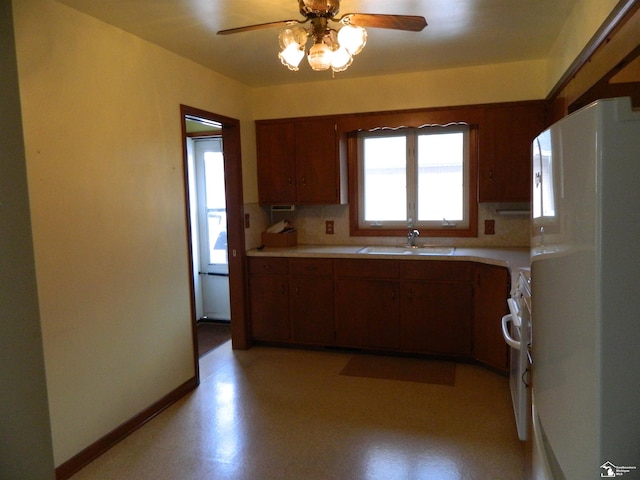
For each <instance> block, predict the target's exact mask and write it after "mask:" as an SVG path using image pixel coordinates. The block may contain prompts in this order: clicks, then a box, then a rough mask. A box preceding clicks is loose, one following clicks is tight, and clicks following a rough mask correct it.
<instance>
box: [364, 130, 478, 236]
mask: <svg viewBox="0 0 640 480" xmlns="http://www.w3.org/2000/svg"><path fill="white" fill-rule="evenodd" d="M472 137H473V138H475V135H472V128H471V127H470V126H469V125H466V124H452V125H447V126H429V127H422V128H400V129H393V130H392V129H384V130H376V131H367V132H359V133H358V135H357V169H356V170H357V178H358V182H357V186H358V188H357V190H358V193H357V199H356V203H357V217H358V218H357V225H356V228H355V229H354V228H353V219H352V234H356V235H397V234H399V233H402V234H406V229H407V227H409V226H412V228H418V229H423V230H424V233H423V232H421V234H422V236H425V235H434V236H462V235H474V234H475V232H476V230H477V226H474V225H473V222H474V221H475V216H476V215H475V207H474V208H472V205H475V204H474V203H472V201H473V200H475V198H474V197H472V195H474V196H475V191H476V189H475V187H472V185H473V182H475V179H474V178H472V171H475V169H472V163H474V162H472V155H471V152H472V150H473V149H472ZM474 160H475V159H474Z"/></svg>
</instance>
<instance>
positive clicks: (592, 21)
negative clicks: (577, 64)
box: [544, 0, 620, 92]
mask: <svg viewBox="0 0 640 480" xmlns="http://www.w3.org/2000/svg"><path fill="white" fill-rule="evenodd" d="M618 3H620V1H619V0H577V2H576V5H575V7H574V8H573V10H572V12H571V15H570V16H569V18H568V19H567V21H566V23H565V25H564V28H563V29H562V31H561V32H560V35H558V38H557V39H556V41H555V42H554V44H553V47H552V48H551V51H550V52H549V57H548V67H547V75H546V78H545V85H544V87H545V90H546V91H547V92H549V91H551V90H552V89H553V87H554V86H555V85H556V83H557V82H558V81H559V80H560V78H561V77H562V75H563V74H564V72H566V71H567V69H568V68H569V67H570V66H571V64H572V63H573V61H574V60H575V59H576V57H577V56H578V55H579V54H580V52H582V50H583V49H584V47H585V46H586V45H587V43H588V42H589V40H591V38H592V37H593V35H594V34H595V33H596V32H597V31H598V28H600V25H602V23H603V22H604V21H605V20H606V18H607V17H608V16H609V14H610V13H611V12H612V11H613V9H614V8H615V6H616V5H617V4H618Z"/></svg>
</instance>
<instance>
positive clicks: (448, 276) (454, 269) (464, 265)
mask: <svg viewBox="0 0 640 480" xmlns="http://www.w3.org/2000/svg"><path fill="white" fill-rule="evenodd" d="M402 278H403V279H406V280H438V281H449V282H469V281H471V280H472V270H471V264H470V263H468V262H455V261H438V260H423V261H408V262H402Z"/></svg>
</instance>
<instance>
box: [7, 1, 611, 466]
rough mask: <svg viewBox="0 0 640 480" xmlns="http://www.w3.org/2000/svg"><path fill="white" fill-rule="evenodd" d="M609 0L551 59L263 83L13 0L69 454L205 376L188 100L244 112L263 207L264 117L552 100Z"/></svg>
mask: <svg viewBox="0 0 640 480" xmlns="http://www.w3.org/2000/svg"><path fill="white" fill-rule="evenodd" d="M601 2H602V0H584V1H582V2H580V4H579V5H580V10H579V11H576V13H575V15H574V17H575V20H573V22H574V23H572V24H571V25H568V26H567V28H566V32H565V33H564V35H565V37H563V39H562V41H560V39H559V41H558V42H557V44H556V48H555V50H554V52H553V59H552V61H550V62H549V64H547V62H546V61H545V60H538V61H530V62H517V63H510V64H501V65H491V66H479V67H471V68H462V69H452V70H442V71H436V72H425V73H418V74H406V75H393V76H388V77H379V78H369V79H362V80H357V81H356V80H341V79H339V78H338V79H336V80H326V81H319V82H316V83H312V84H305V85H289V86H283V87H270V88H261V89H253V90H252V89H249V88H248V87H245V86H243V85H241V84H238V83H236V82H233V81H231V80H229V79H227V78H225V77H223V76H220V75H218V74H216V73H215V72H212V71H210V70H207V69H205V68H203V67H201V66H199V65H197V64H194V63H192V62H190V61H187V60H185V59H183V58H180V57H178V56H176V55H174V54H172V53H169V52H167V51H164V50H162V49H160V48H158V47H155V46H153V45H151V44H149V43H147V42H144V41H142V40H140V39H139V38H137V37H134V36H132V35H129V34H127V33H124V32H122V31H120V30H118V29H115V28H113V27H111V26H108V25H106V24H104V23H101V22H99V21H97V20H95V19H93V18H91V17H88V16H86V15H83V14H80V13H79V12H77V11H75V10H73V9H70V8H68V7H66V6H63V5H62V4H59V3H57V2H55V1H53V0H19V1H18V0H14V2H13V3H14V19H15V29H16V43H17V47H16V50H17V54H18V67H19V83H20V91H21V101H22V114H23V120H24V134H25V148H26V163H27V170H28V172H27V173H28V183H29V192H30V202H31V216H32V224H33V236H34V248H35V260H36V269H37V286H38V290H39V296H40V299H39V306H40V312H41V324H42V333H43V341H44V356H45V369H46V377H47V387H48V391H49V407H50V412H51V427H52V431H53V443H54V455H55V462H56V464H57V465H59V464H60V463H62V462H64V461H66V460H67V459H69V458H70V457H71V456H73V455H75V454H77V453H78V452H79V451H80V450H82V449H83V448H85V447H87V446H88V445H90V444H92V443H93V442H95V441H96V440H98V439H99V438H100V437H101V436H102V435H104V434H106V433H108V432H110V431H111V430H113V429H114V428H116V427H117V426H118V425H119V424H121V423H122V422H124V421H126V420H127V419H128V418H130V417H131V416H133V415H135V414H137V413H139V412H140V411H141V410H143V409H144V408H146V407H148V406H149V405H150V404H152V403H153V402H155V401H156V400H158V399H159V398H160V397H162V396H163V395H165V394H166V393H168V392H169V391H171V390H172V389H174V388H176V387H177V386H178V385H180V384H181V383H182V382H184V381H185V380H187V379H188V378H190V377H191V376H192V375H193V374H194V371H193V361H192V344H191V336H190V335H191V331H190V311H189V291H188V282H189V278H188V261H187V248H188V247H187V242H186V233H185V214H184V194H183V183H182V182H183V178H182V175H183V173H182V144H181V138H180V118H179V107H178V106H179V104H181V103H182V104H187V105H190V106H193V107H197V108H201V109H204V110H209V111H212V112H214V113H217V114H221V115H225V116H229V117H233V118H238V119H240V120H241V128H242V155H243V185H244V194H245V201H246V203H247V204H251V205H247V207H248V208H250V209H251V211H255V212H257V213H258V214H259V213H260V212H261V210H260V209H259V207H257V206H256V205H255V203H256V202H257V187H256V185H257V180H256V169H255V146H254V128H253V119H254V118H256V119H258V118H274V117H290V116H306V115H322V114H329V113H346V112H355V111H372V110H390V109H403V108H420V107H431V106H440V105H455V104H467V103H484V102H499V101H512V100H525V99H532V98H543V97H544V96H545V95H546V93H547V92H548V90H549V88H550V86H549V85H550V84H551V83H553V78H554V77H557V76H558V75H559V73H557V72H560V71H561V70H562V68H563V66H564V65H565V64H567V62H569V61H570V60H572V59H573V56H575V54H576V50H580V49H581V48H578V47H579V46H583V45H584V42H586V40H587V39H588V38H589V37H590V35H591V34H592V33H593V31H595V29H596V28H597V26H598V24H597V22H598V21H599V20H598V18H604V16H606V14H604V13H603V12H607V11H608V10H610V8H611V6H612V5H613V4H615V2H614V1H612V0H607V1H606V2H605V3H606V6H603V3H601ZM601 7H602V8H601ZM592 11H593V12H595V13H596V14H595V15H594V19H593V22H589V24H585V25H582V24H580V21H581V20H582V19H583V18H584V17H585V14H584V12H588V13H589V14H591V12H592ZM581 12H582V13H581ZM591 23H596V24H594V25H592V24H591ZM576 25H579V26H580V27H581V28H580V31H579V32H575V28H576V27H575V26H576ZM582 27H584V28H582ZM569 40H571V41H569ZM573 40H575V42H574V41H573ZM574 45H575V46H574ZM569 46H571V47H569ZM292 75H295V74H293V73H292ZM292 78H293V77H292ZM314 92H318V93H317V94H315V95H314ZM314 97H317V98H318V99H319V100H317V101H312V100H310V99H311V98H314ZM331 208H332V207H329V210H322V209H320V211H318V209H315V210H311V211H310V213H309V215H307V217H306V218H304V219H303V220H304V221H306V222H307V224H312V226H310V227H309V231H308V234H307V238H309V239H315V238H316V236H317V232H316V229H317V230H318V231H320V230H321V228H322V224H323V221H322V220H323V219H324V218H326V216H327V214H330V215H331V216H335V217H337V218H343V216H344V211H343V207H335V208H336V209H337V210H335V211H334V210H331ZM327 212H328V213H327ZM265 218H266V216H263V217H262V218H260V219H259V220H260V221H259V222H258V225H260V222H262V221H265ZM316 220H318V221H316ZM316 224H317V225H316ZM505 228H506V229H507V230H509V227H506V226H505ZM516 230H518V231H520V230H521V228H517V229H516ZM256 233H257V232H256ZM518 235H521V234H520V233H518ZM254 237H255V238H257V237H256V235H253V237H252V238H254Z"/></svg>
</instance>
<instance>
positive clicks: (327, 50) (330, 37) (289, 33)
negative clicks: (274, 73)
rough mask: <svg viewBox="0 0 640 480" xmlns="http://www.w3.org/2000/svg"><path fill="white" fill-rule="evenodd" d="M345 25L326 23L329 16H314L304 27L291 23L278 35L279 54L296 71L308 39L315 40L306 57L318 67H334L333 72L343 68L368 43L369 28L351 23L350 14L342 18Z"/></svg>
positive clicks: (315, 68)
mask: <svg viewBox="0 0 640 480" xmlns="http://www.w3.org/2000/svg"><path fill="white" fill-rule="evenodd" d="M341 23H342V26H341V27H340V28H339V29H338V30H336V29H334V28H329V27H328V26H327V19H326V18H324V17H315V18H312V19H311V26H310V27H309V29H305V28H303V27H300V26H293V25H295V23H292V25H288V26H286V27H285V28H283V29H282V30H280V34H279V36H278V38H279V40H280V53H278V58H279V59H280V61H281V62H282V64H283V65H285V66H286V67H287V68H288V69H289V70H294V71H297V70H298V69H299V65H300V62H301V61H302V57H304V53H305V50H306V45H307V41H308V39H309V38H312V39H313V43H312V45H311V47H310V48H309V51H308V52H307V61H308V62H309V65H310V66H311V68H312V69H313V70H315V71H323V70H329V69H331V70H332V71H334V72H344V71H345V70H346V69H347V68H349V66H350V65H351V63H352V62H353V57H354V56H355V55H357V54H358V53H360V52H361V51H362V49H363V48H364V46H365V44H366V43H367V31H366V30H365V29H364V28H362V27H357V26H353V25H350V24H349V23H348V17H345V18H343V19H342V21H341Z"/></svg>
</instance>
